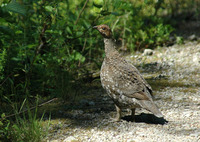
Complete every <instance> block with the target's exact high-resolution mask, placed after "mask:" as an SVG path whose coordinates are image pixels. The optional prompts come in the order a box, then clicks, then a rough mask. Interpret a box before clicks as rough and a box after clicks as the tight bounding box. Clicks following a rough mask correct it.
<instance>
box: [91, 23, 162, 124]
mask: <svg viewBox="0 0 200 142" xmlns="http://www.w3.org/2000/svg"><path fill="white" fill-rule="evenodd" d="M94 28H95V29H97V30H98V31H99V32H100V33H101V34H102V36H103V37H104V44H105V54H106V56H105V58H104V61H103V64H102V66H101V72H100V78H101V84H102V86H103V88H104V89H105V90H106V92H107V93H108V95H109V96H110V97H111V98H112V100H113V101H114V103H115V106H116V110H117V116H116V119H115V120H116V121H119V120H120V118H121V109H123V108H126V109H127V108H128V109H131V110H132V117H133V119H134V115H135V108H140V107H141V108H145V109H146V110H148V111H150V112H152V113H153V114H154V115H156V116H157V117H163V115H162V113H161V112H160V111H159V109H158V108H157V106H156V105H155V104H154V102H153V99H152V88H151V86H150V85H149V84H148V83H147V82H146V80H145V79H144V78H143V77H142V76H141V74H140V72H139V71H138V70H137V68H136V67H134V66H133V65H131V64H130V63H128V62H127V61H126V60H125V59H123V58H122V57H121V56H120V54H119V53H118V51H117V50H116V49H115V41H114V40H113V39H112V32H111V29H110V28H109V27H108V26H107V25H99V26H94Z"/></svg>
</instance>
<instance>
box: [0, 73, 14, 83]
mask: <svg viewBox="0 0 200 142" xmlns="http://www.w3.org/2000/svg"><path fill="white" fill-rule="evenodd" d="M11 75H13V73H11V74H9V75H8V76H7V77H6V79H4V81H3V82H2V83H1V84H0V86H2V85H3V84H4V83H5V82H6V80H7V79H8V78H9V77H10V76H11Z"/></svg>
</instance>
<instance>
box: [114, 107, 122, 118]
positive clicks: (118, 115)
mask: <svg viewBox="0 0 200 142" xmlns="http://www.w3.org/2000/svg"><path fill="white" fill-rule="evenodd" d="M115 107H116V111H117V115H116V117H115V119H114V121H116V122H118V121H120V119H121V109H120V108H119V107H118V106H117V105H115Z"/></svg>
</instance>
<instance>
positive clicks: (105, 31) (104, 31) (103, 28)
mask: <svg viewBox="0 0 200 142" xmlns="http://www.w3.org/2000/svg"><path fill="white" fill-rule="evenodd" d="M93 28H94V29H97V30H98V31H99V32H100V33H101V35H102V36H103V37H104V38H111V37H112V31H111V29H110V28H109V26H107V25H98V26H94V27H93Z"/></svg>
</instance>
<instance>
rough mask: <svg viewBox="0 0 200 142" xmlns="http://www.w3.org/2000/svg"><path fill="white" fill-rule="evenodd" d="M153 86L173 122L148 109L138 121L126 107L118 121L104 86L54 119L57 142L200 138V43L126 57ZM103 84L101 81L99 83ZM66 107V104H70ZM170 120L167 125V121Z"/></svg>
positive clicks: (197, 141) (195, 141) (188, 141)
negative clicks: (115, 120) (145, 54)
mask: <svg viewBox="0 0 200 142" xmlns="http://www.w3.org/2000/svg"><path fill="white" fill-rule="evenodd" d="M126 59H127V60H129V61H130V62H132V63H133V64H134V65H136V66H137V67H138V69H139V70H140V71H141V72H142V73H143V75H144V76H145V78H146V79H147V81H148V82H149V83H150V84H151V85H152V87H153V90H154V94H155V103H156V104H157V105H158V106H159V108H160V110H161V111H162V113H163V114H164V116H165V117H164V118H165V119H166V120H167V121H168V123H167V124H164V123H165V121H164V120H160V119H158V118H156V117H154V116H153V115H151V114H150V113H149V112H147V111H145V110H143V109H137V110H136V115H137V116H136V122H131V121H128V115H129V112H128V111H127V110H124V111H123V116H125V117H124V118H123V120H122V121H121V122H112V119H111V118H112V117H114V115H115V113H116V112H115V108H114V105H113V102H112V101H111V100H110V99H109V98H108V97H107V95H106V94H105V92H104V91H103V90H102V88H101V87H100V86H98V87H96V88H94V89H90V90H89V91H88V92H83V93H85V94H86V96H90V97H86V98H85V99H81V100H80V102H79V104H77V107H75V108H73V109H65V108H64V107H63V108H64V109H63V110H60V111H58V113H59V114H60V116H62V117H54V118H53V119H52V120H51V125H50V128H51V132H50V133H49V137H48V141H52V142H60V141H65V142H70V141H71V142H79V141H80V142H82V141H83V142H86V141H87V142H88V141H91V142H109V141H112V142H140V141H142V142H154V141H155V142H158V141H159V142H169V141H170V142H200V43H197V42H188V43H186V44H184V45H174V46H172V47H167V48H161V49H156V50H154V51H153V55H151V56H143V55H142V54H141V53H138V54H136V55H129V56H126ZM97 83H99V82H97ZM65 107H66V106H65ZM163 124H164V125H163Z"/></svg>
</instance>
